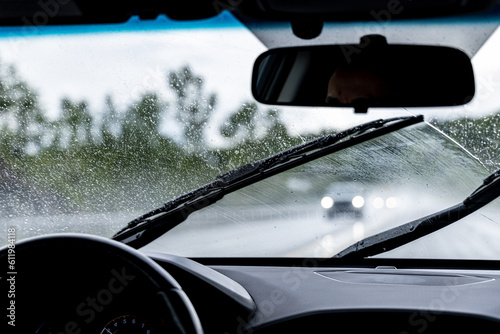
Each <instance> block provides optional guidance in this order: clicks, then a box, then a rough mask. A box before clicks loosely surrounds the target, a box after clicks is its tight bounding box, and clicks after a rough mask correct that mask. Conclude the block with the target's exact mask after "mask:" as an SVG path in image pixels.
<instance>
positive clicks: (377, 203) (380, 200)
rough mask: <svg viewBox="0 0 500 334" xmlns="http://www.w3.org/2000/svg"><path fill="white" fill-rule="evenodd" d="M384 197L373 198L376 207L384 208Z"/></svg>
mask: <svg viewBox="0 0 500 334" xmlns="http://www.w3.org/2000/svg"><path fill="white" fill-rule="evenodd" d="M384 205H385V203H384V199H383V198H382V197H377V198H375V199H374V200H373V206H374V207H375V209H382V208H383V207H384Z"/></svg>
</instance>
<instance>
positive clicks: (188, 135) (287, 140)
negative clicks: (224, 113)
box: [0, 66, 298, 210]
mask: <svg viewBox="0 0 500 334" xmlns="http://www.w3.org/2000/svg"><path fill="white" fill-rule="evenodd" d="M165 87H166V89H169V90H170V92H171V93H172V96H174V98H173V100H172V101H165V100H163V99H162V97H161V95H160V94H158V92H145V93H143V94H142V95H141V96H140V97H139V98H138V99H136V100H135V101H132V102H131V103H130V104H129V105H128V106H126V107H125V108H124V109H121V110H119V109H118V108H117V107H116V105H115V103H114V101H113V98H112V97H111V96H107V97H106V98H105V103H104V105H105V107H104V110H100V111H99V112H96V110H91V109H90V107H89V103H88V102H87V101H85V100H82V101H74V100H71V99H69V98H67V97H65V98H62V99H61V103H60V113H59V117H58V118H57V119H55V120H51V119H49V118H48V117H47V116H46V114H45V112H44V111H43V110H42V108H41V107H40V103H39V98H38V95H37V94H36V92H35V91H34V90H33V89H32V88H31V87H30V86H29V85H28V83H27V82H25V81H23V80H22V79H21V78H19V76H18V75H17V74H16V71H15V68H14V67H13V66H10V67H7V68H2V69H0V120H1V123H0V167H2V166H3V167H2V168H0V173H3V174H4V175H3V177H4V178H6V177H7V176H6V174H7V173H8V172H7V171H10V174H11V176H12V175H17V178H18V179H19V180H18V181H19V182H17V183H16V182H13V181H12V180H10V181H9V182H7V181H6V182H4V183H3V189H1V188H0V195H1V193H3V194H8V193H10V194H11V193H12V192H13V191H14V189H13V187H14V183H16V187H14V188H16V189H17V188H19V187H18V184H19V183H22V184H30V185H34V187H36V188H37V189H38V190H36V191H34V190H33V186H30V189H31V190H29V191H24V193H30V191H31V192H44V193H45V192H46V190H47V189H51V190H52V191H53V192H54V193H56V194H58V196H61V197H62V198H65V199H69V200H63V202H68V203H69V204H67V205H69V206H73V208H71V209H74V208H78V207H79V206H83V207H89V208H90V207H91V208H93V209H99V208H102V209H104V208H106V209H108V207H109V206H110V205H112V206H123V205H132V206H141V205H146V203H147V204H148V205H151V204H150V203H152V202H153V203H156V204H157V205H159V204H161V203H162V202H164V201H166V200H167V199H169V198H170V197H172V196H175V195H179V194H180V193H182V192H185V191H188V190H190V189H192V188H194V187H197V186H199V185H200V184H203V183H206V182H209V181H211V180H212V179H213V178H214V177H215V176H216V175H218V174H220V173H223V172H226V171H228V170H230V169H232V168H235V167H238V166H240V165H242V164H244V163H248V162H251V161H254V160H258V159H262V158H264V157H266V156H268V155H269V154H272V153H276V152H278V151H280V150H282V149H284V148H287V147H290V146H291V145H293V144H295V143H298V139H297V138H294V137H292V136H290V135H289V134H288V132H287V131H286V127H285V125H284V124H283V123H282V122H281V120H280V118H279V114H278V111H277V110H275V109H268V110H261V109H260V108H259V107H258V105H257V104H256V103H255V102H251V101H250V102H244V103H241V105H240V107H239V109H238V110H235V111H234V112H232V113H230V114H229V116H228V117H227V119H226V120H224V122H223V123H222V124H219V125H218V131H219V133H220V135H221V136H222V137H223V138H226V139H228V143H232V145H227V146H226V147H224V148H220V147H218V148H217V147H216V148H214V147H212V146H211V145H209V144H210V140H209V139H208V138H207V131H206V130H207V127H208V126H209V124H210V121H211V117H212V116H213V114H214V111H215V110H216V107H217V100H218V97H217V95H216V94H215V93H207V92H205V89H204V81H203V78H202V77H201V76H199V75H197V74H195V73H194V72H193V71H192V70H191V68H190V67H188V66H184V67H182V68H180V69H178V70H174V71H170V72H169V73H166V75H165ZM168 116H173V117H168ZM165 119H169V120H172V119H174V120H176V123H177V124H175V125H176V126H178V127H180V128H181V133H182V135H181V136H176V137H173V136H169V135H168V134H166V133H164V131H162V128H164V127H165V124H163V122H164V120H165ZM256 124H259V127H257V126H256ZM167 126H168V125H167ZM2 171H3V172H2ZM179 175H182V176H184V179H183V180H179V179H178V177H179ZM21 179H22V181H20V180H21ZM9 187H10V188H9ZM145 188H146V191H145ZM148 188H149V189H148ZM40 189H41V190H40ZM153 189H161V191H153ZM20 192H21V193H23V191H20ZM96 193H97V194H101V195H103V196H107V195H108V194H113V195H109V196H110V198H109V200H103V198H96V196H95V194H96ZM144 193H148V196H147V197H146V198H144V197H142V196H143V194H144ZM19 196H21V197H22V196H24V197H26V194H21V195H19ZM111 196H113V197H111ZM28 197H29V196H28ZM25 200H27V201H29V198H28V199H25ZM0 201H1V200H0ZM110 203H113V204H110ZM37 210H40V208H38V209H37ZM47 210H53V208H52V207H51V208H47Z"/></svg>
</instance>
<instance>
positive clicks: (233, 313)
mask: <svg viewBox="0 0 500 334" xmlns="http://www.w3.org/2000/svg"><path fill="white" fill-rule="evenodd" d="M15 249H16V263H17V271H16V276H15V278H16V281H15V291H16V296H15V305H16V307H15V325H16V326H15V327H14V326H11V328H9V329H11V330H14V331H13V332H15V333H75V334H77V333H122V334H123V333H148V334H154V333H203V332H204V333H263V334H264V333H282V332H291V333H300V332H308V333H323V332H332V331H336V332H338V331H349V332H351V333H359V332H366V331H371V332H373V331H384V332H388V333H438V332H444V331H446V332H450V331H463V329H464V328H466V327H465V326H467V328H480V329H481V330H482V331H487V330H498V329H500V268H498V263H493V262H488V261H449V260H448V261H434V260H419V261H417V260H412V261H405V260H397V259H375V258H372V259H365V260H362V261H359V262H358V263H356V264H352V263H343V262H342V261H339V260H318V259H251V258H245V259H196V260H191V259H187V258H182V257H178V256H173V255H168V254H160V253H142V252H139V251H136V250H134V249H132V248H130V247H128V246H126V245H123V244H121V243H118V242H115V241H112V240H109V239H104V238H99V237H94V236H86V235H64V234H58V235H49V236H44V237H38V238H34V239H29V240H25V241H21V242H19V243H18V244H16V248H15ZM6 257H7V248H3V249H1V250H0V261H7V260H6ZM8 278H9V275H5V273H2V277H1V284H2V289H3V291H7V290H8V285H9V284H10V283H9V282H10V281H8ZM4 321H5V320H4ZM471 326H473V327H471Z"/></svg>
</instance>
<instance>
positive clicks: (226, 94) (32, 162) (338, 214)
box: [0, 13, 500, 258]
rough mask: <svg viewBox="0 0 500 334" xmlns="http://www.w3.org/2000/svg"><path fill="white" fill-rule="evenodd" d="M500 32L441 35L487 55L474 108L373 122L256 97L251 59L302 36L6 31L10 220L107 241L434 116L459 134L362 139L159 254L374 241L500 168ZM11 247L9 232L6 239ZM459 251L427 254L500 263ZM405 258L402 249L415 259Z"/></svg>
mask: <svg viewBox="0 0 500 334" xmlns="http://www.w3.org/2000/svg"><path fill="white" fill-rule="evenodd" d="M496 25H497V24H496V23H492V22H487V23H485V24H482V23H478V22H475V23H474V24H471V25H470V26H468V25H467V24H465V23H464V25H463V26H461V25H457V24H455V23H453V22H446V21H444V22H439V21H438V22H437V23H435V25H434V26H433V27H434V28H435V30H436V31H437V30H439V31H441V29H440V27H441V26H442V27H443V30H442V31H443V34H445V35H446V36H448V37H450V36H453V38H450V39H447V40H449V45H450V46H459V47H461V48H464V49H465V51H466V53H467V54H469V55H471V56H472V55H474V58H473V64H474V68H475V71H476V86H477V94H476V97H475V98H474V100H473V101H472V102H471V103H469V104H468V105H466V106H464V107H457V108H428V109H424V110H404V109H394V110H373V111H372V110H370V111H369V113H368V114H366V115H354V114H353V112H352V110H351V109H349V108H343V109H342V108H337V109H321V108H294V107H279V108H275V107H273V106H266V105H262V104H259V103H257V102H255V100H254V99H253V98H252V95H251V91H250V87H251V85H250V83H251V72H252V66H253V62H254V60H255V59H256V58H257V56H258V55H259V54H260V53H262V52H264V51H265V50H266V49H267V48H268V46H266V45H269V44H271V42H272V43H278V44H280V43H281V44H282V45H290V44H293V43H295V42H297V41H295V40H292V39H290V38H288V37H287V36H288V35H290V33H289V32H288V33H287V34H284V35H279V36H276V35H274V34H275V33H276V31H277V30H279V29H277V30H276V29H275V28H273V29H269V33H268V34H267V33H266V29H263V30H259V31H258V32H255V31H254V32H253V33H257V37H256V36H255V35H254V34H253V33H252V32H251V31H249V29H248V28H247V27H246V26H245V25H244V24H242V23H241V22H239V21H238V20H237V19H235V18H234V17H232V16H231V15H230V14H228V13H224V14H222V15H220V16H218V17H216V18H213V19H210V20H204V21H199V22H178V21H172V20H169V19H167V18H166V17H159V18H158V19H156V20H152V21H140V20H139V19H137V18H133V19H131V20H130V22H128V23H126V24H118V25H96V26H87V27H81V26H72V27H41V26H34V27H30V29H28V28H27V27H20V28H2V29H0V215H1V216H2V226H4V227H5V230H6V229H7V227H10V226H13V227H15V228H16V231H17V237H18V238H19V239H22V238H25V237H30V236H34V235H39V234H45V233H59V232H84V233H91V234H98V235H103V236H107V237H110V236H112V235H113V234H114V233H116V232H117V231H118V230H120V229H121V228H123V227H124V226H125V225H126V224H127V222H129V221H131V220H133V219H134V218H136V217H138V216H140V215H142V214H144V213H145V212H148V211H150V210H152V209H154V208H157V207H159V206H161V205H162V204H163V203H165V202H167V201H169V200H171V199H173V198H175V197H177V196H180V195H182V194H184V193H186V192H189V191H191V190H193V189H195V188H198V187H200V186H202V185H204V184H206V183H208V182H210V181H212V180H213V179H214V178H215V177H216V176H217V175H219V174H222V173H225V172H227V171H229V170H231V169H234V168H236V167H238V166H241V165H243V164H246V163H250V162H253V161H256V160H259V159H263V158H266V157H268V156H270V155H272V154H276V153H277V152H280V151H282V150H284V149H287V148H290V147H292V146H294V145H298V144H301V143H304V142H306V141H308V140H310V139H313V138H318V137H321V136H323V135H325V134H335V133H338V132H340V131H342V130H345V129H347V128H349V127H351V126H355V125H358V124H361V123H365V122H368V121H370V120H373V119H379V118H389V117H394V116H408V115H413V114H424V115H425V118H426V120H427V121H428V122H429V123H430V124H432V126H436V127H437V128H439V129H441V130H443V131H444V132H445V133H446V134H449V135H450V136H451V138H447V137H446V136H444V135H443V134H442V133H441V132H440V131H438V130H436V129H434V128H433V127H432V126H430V125H422V126H414V127H412V128H408V129H405V130H402V131H398V132H396V133H393V134H390V135H388V136H385V137H382V138H379V139H376V140H373V141H369V142H366V143H363V144H361V145H359V146H355V147H353V148H350V149H348V150H346V151H342V152H339V153H338V154H335V155H331V156H327V157H324V158H321V159H320V160H317V161H314V162H311V163H308V164H306V165H304V166H301V167H297V168H296V169H293V170H291V171H288V172H286V173H284V174H283V175H277V176H275V177H273V178H271V179H268V180H265V181H263V182H259V183H257V184H255V185H252V186H249V187H247V188H244V189H242V190H240V191H238V192H236V193H233V194H231V195H228V196H227V197H226V198H224V199H223V200H222V201H220V202H219V203H217V204H216V205H214V206H212V207H208V208H206V209H204V210H202V211H199V212H197V213H195V214H193V215H192V216H191V217H189V219H188V220H187V221H186V222H185V223H183V224H182V225H180V226H178V227H177V228H175V229H174V230H172V231H170V232H168V233H167V234H166V235H164V236H162V237H161V238H159V239H158V240H157V241H155V242H154V243H152V244H150V245H148V246H146V247H145V249H147V250H155V251H161V252H171V253H174V254H180V255H188V256H331V255H333V254H335V253H336V252H337V251H339V250H341V249H342V248H344V247H345V246H348V245H349V244H351V243H352V242H353V241H356V240H359V239H360V238H363V237H366V236H368V235H371V234H373V233H376V232H379V231H381V230H383V229H385V228H388V227H391V226H395V225H398V224H402V223H406V222H408V220H410V219H414V218H418V217H421V216H423V215H426V214H429V213H432V212H434V211H437V210H441V209H443V208H445V207H446V206H448V205H453V204H456V203H457V202H458V201H461V200H463V199H464V197H466V196H467V195H469V194H470V192H471V191H472V190H474V189H475V188H476V187H477V186H478V185H479V184H480V183H481V181H482V179H483V178H484V177H485V176H486V175H488V174H489V173H491V172H492V171H493V170H495V169H498V168H499V167H500V162H499V160H498V156H499V147H500V146H499V141H498V138H499V137H500V136H498V131H499V130H498V124H499V122H498V119H499V112H498V110H500V101H499V100H498V98H497V97H498V96H500V94H498V93H499V87H500V84H498V77H499V76H500V68H499V66H500V65H499V64H498V62H497V61H496V54H497V53H496V50H497V46H498V45H500V34H499V33H493V35H491V37H489V36H490V34H491V33H492V32H493V31H494V30H495V27H496ZM419 26H421V25H418V24H416V25H415V24H412V25H407V24H399V23H394V24H392V23H391V24H387V25H384V26H383V27H382V26H381V25H379V24H377V23H375V24H372V25H366V24H362V25H361V24H360V25H359V26H358V25H356V24H337V25H336V24H332V25H331V26H329V27H327V28H328V29H326V28H325V31H326V32H325V34H324V35H322V37H321V38H322V39H321V41H320V42H321V43H326V42H331V43H346V42H347V43H351V42H352V43H355V42H356V43H357V42H358V41H359V37H360V36H362V35H366V34H369V33H378V34H382V35H385V36H388V40H389V41H390V42H394V43H396V42H398V43H412V36H414V35H415V34H413V33H411V34H410V33H409V31H411V32H413V31H414V30H415V29H419V28H418V27H419ZM461 27H464V28H471V27H472V30H477V31H480V32H481V34H480V35H481V36H480V38H479V37H477V38H469V39H463V38H461V37H463V36H461V35H460V31H461ZM374 28H375V31H374V30H373V29H374ZM483 28H484V29H483ZM424 30H426V29H424ZM469 30H470V29H469ZM346 31H349V34H345V33H342V32H346ZM433 31H434V30H433ZM417 32H418V31H417ZM426 34H427V35H429V32H428V31H427V30H426V32H425V33H424V34H423V35H426ZM423 35H422V36H423ZM436 35H439V34H436ZM273 36H274V37H273ZM419 36H420V35H419ZM439 36H441V35H439ZM259 38H260V39H259ZM325 38H326V39H327V40H325ZM419 38H420V39H419V40H417V41H418V42H420V43H424V42H426V40H427V39H426V38H424V40H422V38H423V37H419ZM438 39H439V38H438ZM485 40H488V41H487V42H486V44H485V45H484V46H482V47H481V43H482V42H483V41H485ZM470 41H473V43H472V42H470ZM469 42H470V43H469ZM300 43H302V44H303V43H304V42H303V41H301V42H300ZM311 43H312V44H314V43H319V42H315V41H312V42H311ZM437 43H441V44H442V40H441V42H439V41H438V42H437ZM445 44H446V45H448V42H447V43H445ZM478 44H479V45H478ZM480 47H481V48H480ZM478 48H480V50H479V51H478V52H477V54H476V51H477V49H478ZM461 146H463V148H465V150H464V149H463V148H462V147H461ZM467 151H468V152H470V153H468V152H467ZM495 203H496V204H495ZM495 205H496V206H495ZM498 205H499V204H498V200H497V201H496V202H494V203H492V205H491V206H489V207H492V208H493V209H488V208H485V209H484V211H481V214H479V215H476V219H477V220H481V221H483V220H484V221H487V222H490V224H491V225H492V226H493V227H492V226H487V225H481V224H480V223H477V224H476V225H475V226H477V229H476V230H481V229H483V230H482V231H485V230H488V231H490V232H491V233H488V236H494V235H495V232H494V231H496V230H498V227H497V226H498V219H499V215H498V212H499V211H500V210H499V209H498ZM487 210H490V211H491V210H492V212H493V214H489V213H486V212H487ZM495 212H496V214H494V213H495ZM478 217H479V218H478ZM470 219H472V220H474V219H473V218H470ZM474 221H475V220H474ZM464 226H469V225H467V223H464ZM476 230H475V231H476ZM440 233H442V234H444V235H446V233H447V231H446V230H444V231H442V232H440ZM460 233H464V232H463V231H462V232H460ZM465 234H467V233H465ZM465 234H464V235H465ZM471 235H473V234H471ZM483 236H484V235H483ZM6 237H7V234H6V233H4V235H0V242H1V244H5V243H6ZM441 238H442V239H443V240H444V239H447V238H445V237H441ZM481 238H482V237H481V235H479V236H477V237H474V240H475V241H477V247H476V248H477V249H481V250H484V249H486V248H484V247H482V246H483V245H485V244H489V245H490V246H491V245H492V244H493V243H491V242H490V243H489V241H488V239H481ZM449 240H454V239H453V238H449ZM450 242H451V241H450ZM429 245H432V243H431V244H429ZM455 246H456V249H462V252H459V251H451V250H450V252H449V253H446V254H443V253H442V252H439V251H438V249H437V248H435V247H432V246H426V247H424V248H420V249H425V250H426V253H425V254H423V255H422V254H420V255H422V256H430V257H447V256H448V257H470V256H472V257H493V258H498V257H499V256H498V252H497V253H495V252H491V253H488V254H489V255H488V254H486V255H485V254H483V253H478V252H476V253H474V252H469V251H466V249H467V248H466V247H463V248H461V247H460V246H461V244H460V243H459V242H456V245H455ZM410 248H411V247H410ZM489 250H490V251H491V248H489ZM395 251H396V250H395ZM405 252H406V253H398V254H399V255H400V256H418V255H419V254H415V253H414V252H413V251H412V250H408V251H405ZM495 254H496V255H495Z"/></svg>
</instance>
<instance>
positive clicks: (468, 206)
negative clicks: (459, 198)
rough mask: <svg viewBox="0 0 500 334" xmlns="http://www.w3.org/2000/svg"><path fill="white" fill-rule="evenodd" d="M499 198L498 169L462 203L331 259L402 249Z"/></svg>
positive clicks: (372, 237) (360, 243)
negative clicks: (401, 247)
mask: <svg viewBox="0 0 500 334" xmlns="http://www.w3.org/2000/svg"><path fill="white" fill-rule="evenodd" d="M499 196H500V169H499V170H497V171H496V172H494V173H493V174H491V175H490V176H488V177H487V178H486V179H484V181H483V184H482V185H481V186H480V187H478V188H477V189H476V190H475V191H474V192H473V193H472V194H471V195H470V196H469V197H467V198H466V199H465V200H464V201H463V202H462V203H459V204H457V205H455V206H452V207H450V208H448V209H446V210H443V211H440V212H437V213H434V214H432V215H429V216H426V217H423V218H420V219H417V220H414V221H412V222H409V223H406V224H404V225H401V226H397V227H394V228H392V229H389V230H386V231H384V232H381V233H378V234H376V235H373V236H371V237H368V238H365V239H363V240H360V241H358V242H357V243H355V244H353V245H351V246H349V247H347V248H346V249H344V250H343V251H341V252H339V253H337V254H336V255H335V256H333V258H343V259H362V258H365V257H368V256H373V255H377V254H380V253H384V252H387V251H390V250H392V249H395V248H397V247H400V246H403V245H405V244H407V243H409V242H411V241H414V240H417V239H419V238H422V237H424V236H426V235H428V234H431V233H433V232H436V231H438V230H440V229H442V228H443V227H446V226H448V225H450V224H453V223H455V222H457V221H459V220H460V219H462V218H465V217H466V216H468V215H470V214H471V213H473V212H475V211H477V210H479V209H481V208H482V207H484V206H485V205H487V204H488V203H490V202H492V201H493V200H495V199H496V198H498V197H499Z"/></svg>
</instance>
